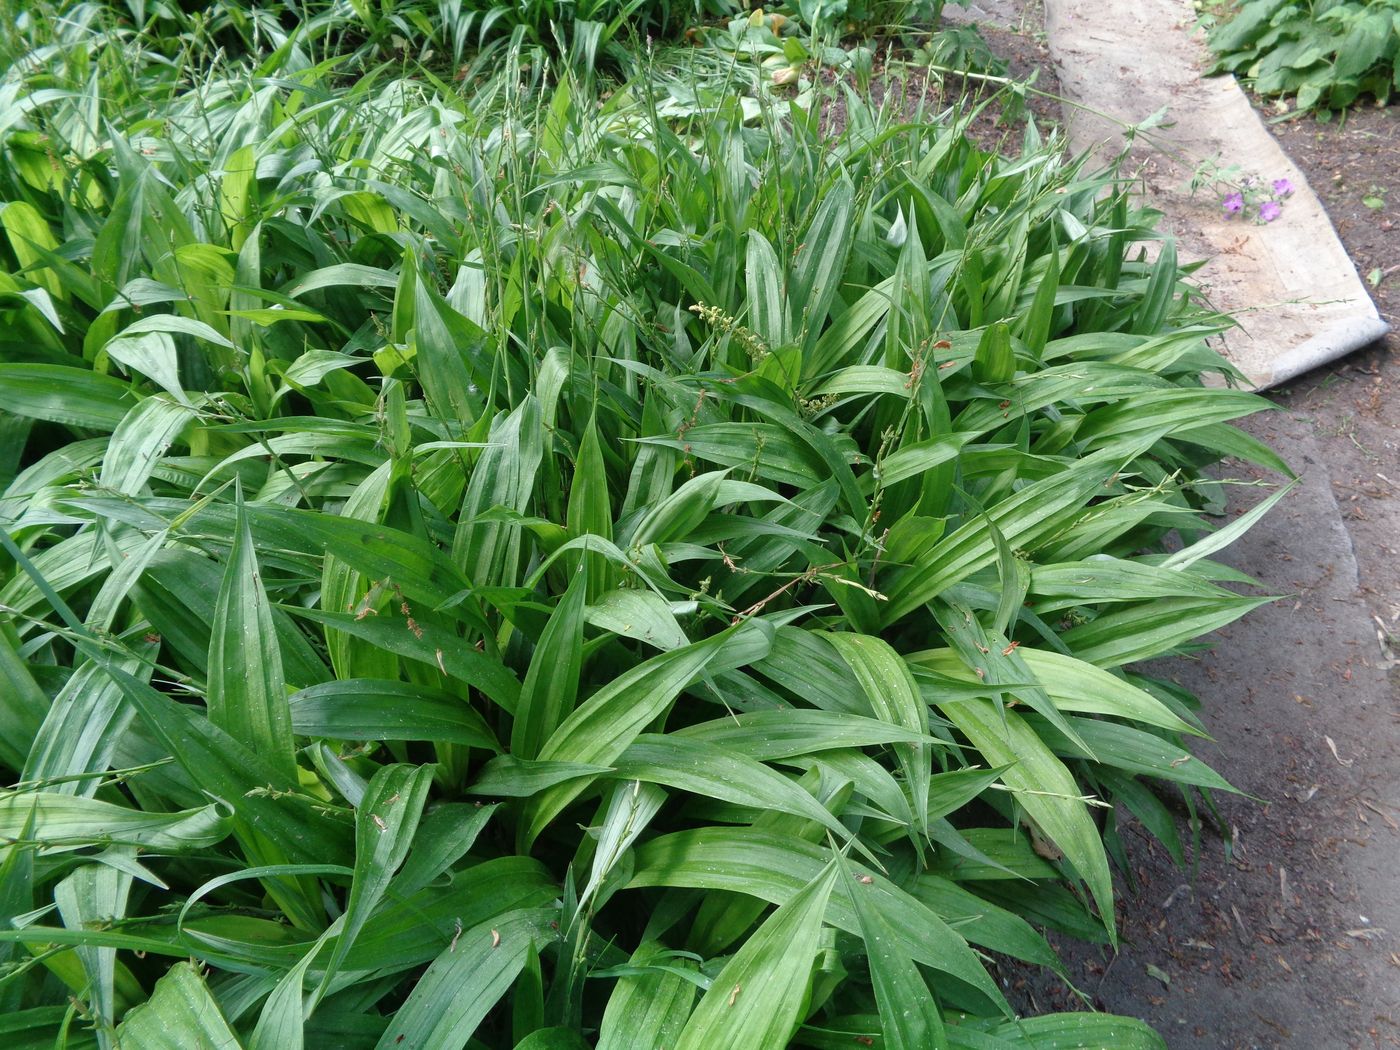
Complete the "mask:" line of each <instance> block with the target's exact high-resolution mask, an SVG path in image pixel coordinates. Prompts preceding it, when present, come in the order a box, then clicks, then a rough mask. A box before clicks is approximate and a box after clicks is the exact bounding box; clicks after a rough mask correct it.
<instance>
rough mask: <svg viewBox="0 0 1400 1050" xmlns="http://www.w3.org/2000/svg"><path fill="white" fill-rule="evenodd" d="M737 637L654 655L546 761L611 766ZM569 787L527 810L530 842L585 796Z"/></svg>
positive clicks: (595, 699) (566, 734)
mask: <svg viewBox="0 0 1400 1050" xmlns="http://www.w3.org/2000/svg"><path fill="white" fill-rule="evenodd" d="M730 637H732V636H731V635H729V634H720V635H715V636H714V637H713V638H707V639H706V640H704V641H703V642H696V643H695V644H694V645H688V646H686V647H685V648H683V649H673V650H671V651H670V652H665V653H661V654H659V655H657V656H653V657H652V658H651V659H650V660H647V661H645V662H643V663H641V664H638V665H637V666H636V667H634V668H632V669H631V670H630V671H627V672H626V673H624V674H622V675H620V676H618V677H617V678H615V679H613V680H612V681H611V682H609V683H608V684H607V685H605V686H604V687H603V688H602V689H600V690H598V691H597V692H596V693H594V694H593V695H592V696H590V697H589V698H588V699H587V700H585V701H584V702H583V704H581V705H580V706H579V707H578V709H577V710H575V711H574V712H573V713H572V714H571V715H569V717H568V718H566V719H565V720H564V722H563V723H562V724H561V725H560V726H559V728H558V729H556V730H555V731H554V735H553V736H551V737H550V738H549V739H548V740H547V741H546V742H545V744H544V746H543V747H542V748H541V749H540V760H541V761H545V762H575V763H584V764H589V765H609V764H611V763H612V762H614V761H616V760H617V758H618V757H619V756H620V755H621V754H622V753H623V752H624V751H626V750H627V748H628V746H629V745H630V744H631V743H632V741H634V740H635V739H636V738H637V737H638V736H639V735H640V734H641V733H642V731H643V730H644V729H645V728H646V727H647V725H648V724H650V723H651V722H652V721H653V720H654V719H655V718H656V717H657V716H658V715H661V714H662V713H663V712H664V711H665V710H666V709H667V708H668V707H670V706H671V703H672V701H674V700H675V698H676V696H677V695H678V694H679V693H680V692H681V690H683V689H684V688H685V687H686V686H687V685H689V684H690V683H691V682H692V681H693V680H694V679H695V677H696V676H697V675H699V674H700V672H701V671H703V670H704V668H705V665H706V664H708V663H709V662H710V660H711V659H713V658H714V657H715V655H716V654H717V653H718V652H719V651H720V649H722V648H723V647H724V645H725V644H726V643H727V642H728V640H729V639H730ZM586 786H587V785H586V784H581V783H569V784H564V785H560V786H559V787H556V788H553V789H551V790H550V791H549V792H547V793H546V794H545V795H543V796H541V797H540V798H538V799H536V800H533V801H532V803H531V805H530V806H529V807H528V809H527V815H528V820H527V821H526V822H525V828H526V831H525V840H526V842H527V843H528V842H533V841H534V839H535V836H537V835H538V834H539V833H540V831H541V830H542V829H543V828H544V826H545V825H546V824H548V823H549V822H550V821H551V820H553V819H554V818H555V817H556V816H558V815H559V813H560V812H561V811H562V810H563V809H564V807H565V806H567V805H568V804H569V803H570V802H572V801H573V800H574V799H575V798H577V797H578V796H579V795H580V794H582V792H583V791H584V789H585V787H586Z"/></svg>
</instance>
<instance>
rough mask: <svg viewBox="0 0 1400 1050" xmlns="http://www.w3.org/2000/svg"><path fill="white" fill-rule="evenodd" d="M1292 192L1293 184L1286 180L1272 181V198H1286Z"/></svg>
mask: <svg viewBox="0 0 1400 1050" xmlns="http://www.w3.org/2000/svg"><path fill="white" fill-rule="evenodd" d="M1292 192H1293V183H1291V182H1289V181H1288V180H1287V179H1274V196H1276V197H1287V196H1288V195H1289V194H1291V193H1292Z"/></svg>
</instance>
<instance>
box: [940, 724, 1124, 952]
mask: <svg viewBox="0 0 1400 1050" xmlns="http://www.w3.org/2000/svg"><path fill="white" fill-rule="evenodd" d="M938 706H939V710H940V711H942V712H943V715H944V716H945V717H946V718H947V719H948V720H949V721H950V722H952V723H953V724H954V725H955V726H957V728H958V730H959V731H960V732H961V733H962V734H963V735H964V736H966V737H967V739H968V740H969V741H970V742H971V744H972V746H973V747H975V748H977V750H978V751H980V752H981V753H982V755H983V757H984V758H985V759H986V760H987V761H988V762H989V763H990V764H992V765H998V766H1006V767H1008V768H1007V769H1006V771H1005V772H1004V773H1002V780H1003V782H1004V783H1005V784H1006V786H1007V787H1009V788H1010V789H1011V791H1012V793H1013V794H1014V795H1015V796H1016V800H1017V802H1018V803H1019V804H1020V805H1021V806H1022V807H1023V808H1024V809H1025V811H1026V812H1027V814H1029V815H1030V817H1031V819H1033V820H1034V821H1035V822H1036V824H1038V825H1039V827H1040V830H1041V831H1042V832H1043V833H1044V834H1045V835H1046V836H1047V837H1048V838H1049V839H1050V840H1051V841H1052V842H1053V843H1054V844H1055V845H1056V846H1058V847H1059V849H1060V850H1061V851H1063V853H1064V855H1065V859H1066V860H1068V861H1069V863H1070V864H1071V865H1072V866H1073V867H1074V870H1075V871H1076V872H1077V873H1078V874H1079V877H1080V878H1082V879H1083V880H1084V881H1085V882H1086V883H1088V885H1089V891H1090V893H1092V894H1093V896H1094V901H1095V902H1096V903H1097V904H1098V907H1099V914H1100V916H1101V917H1102V919H1103V923H1104V926H1105V927H1106V928H1107V929H1108V930H1109V931H1110V932H1112V931H1113V929H1114V920H1113V880H1112V877H1111V876H1110V874H1109V870H1108V857H1107V856H1106V855H1105V853H1104V848H1103V843H1102V842H1101V841H1100V840H1099V830H1098V827H1097V826H1096V825H1095V824H1094V821H1093V818H1092V817H1090V816H1089V811H1088V806H1087V805H1086V804H1085V802H1084V801H1083V799H1082V794H1081V791H1080V788H1079V785H1078V784H1076V783H1075V780H1074V777H1073V776H1071V775H1070V772H1069V770H1068V769H1066V768H1065V765H1064V763H1063V762H1061V761H1060V760H1059V759H1058V758H1057V757H1056V756H1055V755H1054V753H1053V752H1052V751H1051V750H1050V749H1049V748H1048V747H1047V746H1046V745H1045V743H1044V741H1043V740H1042V739H1041V736H1040V735H1039V734H1038V733H1037V732H1036V731H1035V730H1033V729H1032V728H1031V727H1030V726H1029V725H1027V724H1026V721H1025V720H1024V719H1023V718H1022V717H1021V716H1020V715H1019V714H1017V713H1016V712H1015V711H1012V710H1007V709H1005V708H1001V707H1000V705H998V704H995V703H993V702H992V701H990V700H982V699H967V700H960V701H957V702H954V703H940V704H939V705H938Z"/></svg>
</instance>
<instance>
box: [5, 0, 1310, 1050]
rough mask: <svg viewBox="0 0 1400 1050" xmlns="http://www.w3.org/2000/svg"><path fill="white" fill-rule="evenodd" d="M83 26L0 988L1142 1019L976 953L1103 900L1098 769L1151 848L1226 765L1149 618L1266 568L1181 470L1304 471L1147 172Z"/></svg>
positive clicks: (81, 999)
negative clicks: (1276, 430)
mask: <svg viewBox="0 0 1400 1050" xmlns="http://www.w3.org/2000/svg"><path fill="white" fill-rule="evenodd" d="M55 32H62V33H65V34H67V35H66V36H64V37H63V38H62V39H55V40H54V41H53V42H52V43H51V45H45V46H36V47H35V49H34V50H33V52H32V53H31V54H29V55H28V57H27V58H26V59H25V60H24V61H23V62H21V63H20V64H18V65H17V66H15V67H12V69H11V70H10V72H9V73H8V74H7V76H6V79H5V80H4V82H3V84H0V149H3V152H4V162H3V164H0V202H3V203H0V311H3V317H4V328H3V332H4V335H3V337H0V362H2V363H0V767H3V775H4V777H5V780H6V782H7V783H8V784H9V787H8V788H6V789H5V790H4V791H3V792H0V841H2V842H3V843H4V845H3V846H0V964H2V966H3V968H0V1017H3V1021H0V1031H4V1032H5V1033H6V1035H7V1037H8V1038H9V1039H11V1040H12V1041H15V1040H17V1041H18V1043H17V1045H24V1046H41V1045H42V1046H48V1045H63V1046H67V1047H86V1046H94V1045H96V1046H98V1047H101V1048H103V1050H106V1048H109V1047H115V1046H121V1047H124V1048H141V1050H145V1048H162V1047H177V1046H178V1047H189V1046H219V1047H234V1046H242V1047H247V1048H249V1050H265V1048H276V1050H282V1048H286V1047H300V1046H303V1045H304V1046H307V1047H332V1046H334V1047H365V1048H373V1047H379V1048H383V1050H393V1048H396V1047H413V1048H415V1050H426V1048H436V1050H458V1048H461V1047H464V1046H470V1047H474V1048H508V1047H518V1048H535V1050H544V1048H563V1047H588V1046H593V1047H597V1048H600V1050H619V1048H629V1050H630V1048H649V1047H663V1046H664V1047H671V1048H682V1050H701V1048H713V1047H726V1048H733V1050H769V1048H781V1047H784V1046H789V1045H791V1046H796V1047H810V1048H825V1047H841V1048H845V1047H849V1046H852V1045H870V1046H874V1045H880V1046H886V1047H910V1048H913V1047H918V1048H942V1047H950V1048H986V1050H1008V1048H1018V1047H1019V1048H1027V1047H1039V1048H1044V1047H1050V1046H1090V1047H1103V1048H1108V1047H1112V1048H1115V1050H1122V1048H1133V1047H1143V1048H1147V1047H1160V1046H1161V1045H1162V1044H1161V1041H1160V1039H1158V1038H1157V1036H1155V1035H1154V1034H1153V1033H1152V1032H1151V1031H1150V1030H1149V1029H1148V1028H1147V1027H1146V1026H1144V1025H1142V1024H1141V1023H1139V1022H1136V1021H1133V1020H1130V1019H1124V1018H1112V1017H1105V1016H1102V1015H1097V1014H1071V1015H1061V1016H1052V1017H1043V1018H1034V1019H1029V1020H1018V1019H1016V1018H1015V1016H1014V1014H1013V1012H1012V1010H1011V1008H1010V1006H1009V1005H1008V1003H1007V1001H1006V999H1005V998H1004V996H1003V993H1002V990H1001V987H1000V985H999V982H998V981H996V980H994V979H993V978H992V976H991V975H990V974H989V972H988V970H987V969H986V967H985V966H984V963H985V961H986V956H985V955H984V953H998V954H1001V955H1005V956H1010V957H1014V958H1016V959H1020V960H1025V961H1027V962H1030V963H1033V964H1037V965H1044V966H1049V967H1054V968H1058V967H1059V963H1058V962H1057V960H1056V958H1055V955H1054V953H1053V952H1052V951H1051V950H1050V948H1049V946H1048V945H1047V943H1046V941H1045V940H1044V939H1043V937H1042V935H1041V934H1040V933H1039V932H1037V929H1036V928H1035V926H1033V925H1032V923H1034V924H1036V925H1037V926H1050V927H1053V928H1056V929H1059V930H1063V931H1067V932H1070V933H1073V934H1075V935H1077V936H1081V937H1088V938H1091V939H1092V938H1097V939H1100V940H1105V939H1112V938H1113V936H1114V903H1113V889H1112V885H1111V878H1110V856H1118V855H1120V846H1119V845H1118V840H1117V835H1116V831H1115V823H1114V810H1113V808H1112V806H1113V805H1114V804H1119V803H1121V804H1122V805H1123V806H1125V807H1127V808H1128V809H1129V810H1131V811H1132V812H1133V813H1135V814H1136V815H1137V816H1138V817H1139V818H1140V819H1141V820H1142V822H1143V824H1144V825H1145V826H1146V827H1148V828H1150V829H1151V830H1152V831H1153V832H1155V833H1156V834H1157V835H1159V836H1160V837H1161V838H1162V839H1163V841H1164V842H1165V843H1166V845H1167V847H1168V848H1169V849H1170V850H1171V851H1172V852H1173V853H1174V854H1175V855H1177V856H1178V857H1179V856H1180V855H1181V851H1182V844H1181V842H1180V841H1179V840H1178V838H1177V833H1176V830H1175V826H1174V821H1173V817H1172V813H1171V811H1170V810H1169V808H1168V806H1167V804H1166V803H1165V802H1164V801H1163V800H1162V799H1161V798H1159V796H1158V794H1156V793H1155V792H1154V790H1153V789H1151V788H1150V787H1148V786H1147V784H1148V783H1149V782H1155V781H1160V782H1162V783H1163V784H1166V785H1170V786H1171V787H1173V788H1174V789H1180V792H1181V799H1182V801H1183V802H1184V804H1186V805H1188V806H1191V805H1193V804H1194V802H1193V800H1194V799H1195V798H1196V797H1197V796H1196V795H1195V792H1196V791H1197V790H1198V789H1199V790H1200V791H1203V792H1207V793H1209V792H1211V791H1215V790H1226V789H1228V785H1227V784H1226V783H1225V781H1224V780H1222V779H1221V777H1220V776H1219V775H1218V774H1216V773H1215V772H1214V771H1213V770H1211V769H1210V768H1209V767H1208V766H1206V765H1205V764H1204V763H1202V762H1201V761H1199V760H1198V759H1194V758H1191V756H1190V754H1189V752H1188V751H1187V750H1186V747H1185V744H1186V741H1187V740H1188V739H1189V738H1190V737H1194V736H1200V735H1202V732H1203V730H1202V728H1201V724H1200V722H1199V721H1198V720H1197V718H1196V715H1195V714H1194V710H1193V709H1194V706H1195V702H1194V701H1193V700H1192V699H1191V698H1190V697H1189V696H1188V695H1186V694H1184V693H1183V692H1182V691H1181V690H1180V689H1179V688H1178V687H1176V686H1174V685H1172V684H1170V683H1167V682H1164V681H1159V680H1155V679H1154V678H1152V677H1150V676H1148V675H1144V674H1142V673H1138V672H1135V671H1131V670H1128V666H1129V665H1131V664H1134V663H1136V662H1137V661H1141V660H1146V659H1149V658H1152V657H1156V656H1160V655H1162V654H1164V653H1170V652H1177V651H1181V650H1183V649H1189V648H1191V647H1192V646H1193V645H1194V644H1195V642H1194V641H1193V640H1194V639H1196V638H1197V637H1198V636H1200V635H1202V634H1203V633H1206V632H1209V631H1210V630H1212V629H1214V628H1216V627H1219V626H1221V625H1223V624H1226V623H1229V622H1231V621H1232V620H1234V619H1235V618H1237V617H1238V616H1240V615H1242V614H1243V613H1245V612H1246V611H1248V610H1249V609H1251V608H1253V607H1254V606H1256V605H1257V604H1258V603H1259V602H1260V601H1261V600H1262V599H1260V598H1257V597H1250V596H1245V595H1242V594H1240V593H1238V592H1237V591H1235V590H1232V589H1229V588H1228V587H1226V586H1224V585H1225V584H1235V583H1241V582H1243V583H1248V582H1249V581H1247V580H1245V579H1244V578H1243V577H1241V576H1240V575H1239V574H1237V573H1235V572H1233V571H1232V570H1230V569H1228V568H1226V567H1225V566H1223V565H1222V564H1219V563H1217V562H1215V561H1213V560H1212V555H1213V554H1214V553H1215V552H1217V551H1218V550H1219V549H1220V548H1221V547H1223V546H1224V545H1226V544H1227V543H1229V542H1230V541H1231V540H1232V539H1233V538H1234V537H1236V536H1238V535H1239V534H1240V533H1241V532H1242V531H1243V530H1244V529H1246V528H1247V527H1248V525H1249V523H1250V522H1251V521H1252V520H1254V519H1255V518H1256V517H1257V516H1258V514H1259V513H1262V512H1263V509H1266V508H1267V506H1268V505H1269V504H1270V503H1271V502H1272V498H1271V499H1270V500H1269V501H1266V502H1265V503H1264V504H1263V506H1262V507H1261V509H1260V510H1258V511H1254V512H1251V513H1250V514H1249V515H1247V516H1245V517H1244V518H1241V519H1239V520H1237V521H1234V522H1232V523H1231V524H1230V525H1228V526H1226V527H1225V528H1222V529H1220V530H1218V531H1211V529H1210V527H1209V526H1208V524H1207V521H1206V517H1205V516H1206V515H1208V514H1214V513H1220V512H1221V511H1222V510H1223V489H1222V486H1221V485H1220V483H1219V482H1217V481H1215V480H1212V478H1211V477H1210V476H1209V475H1208V474H1207V473H1206V472H1205V471H1206V468H1207V466H1209V465H1210V464H1212V463H1213V462H1215V461H1217V460H1218V459H1219V458H1220V457H1221V456H1222V455H1226V454H1228V455H1232V456H1238V457H1244V458H1246V459H1252V460H1254V461H1256V462H1259V463H1262V464H1264V465H1266V466H1269V467H1273V468H1277V469H1283V465H1282V464H1281V463H1280V462H1279V461H1278V460H1277V458H1276V457H1275V456H1274V455H1273V454H1272V453H1271V452H1269V450H1268V449H1266V448H1265V447H1263V446H1262V445H1260V444H1258V443H1257V442H1256V441H1254V440H1253V439H1251V438H1249V437H1247V436H1246V435H1245V434H1243V433H1242V432H1241V431H1239V430H1237V429H1234V428H1233V427H1232V426H1231V425H1230V421H1231V420H1233V419H1236V418H1238V417H1240V416H1243V415H1247V414H1249V413H1252V412H1254V411H1256V410H1258V409H1260V408H1262V407H1264V406H1265V405H1266V402H1264V401H1263V400H1262V399H1260V398H1258V397H1256V396H1254V395H1252V394H1248V393H1243V392H1240V391H1237V390H1232V389H1227V388H1224V387H1216V386H1211V387H1205V386H1202V385H1201V382H1200V379H1201V376H1202V375H1203V374H1204V373H1207V372H1212V371H1214V372H1220V373H1224V374H1226V375H1229V374H1230V369H1229V367H1228V366H1227V365H1226V364H1225V363H1224V362H1223V361H1222V360H1221V359H1220V358H1219V357H1218V356H1217V355H1216V354H1215V353H1214V352H1213V351H1212V350H1210V349H1209V348H1208V347H1207V345H1206V342H1205V340H1206V338H1207V337H1209V336H1211V335H1213V334H1215V333H1216V332H1218V331H1219V330H1220V326H1221V324H1222V321H1221V319H1220V318H1217V317H1213V316H1211V315H1208V314H1205V313H1202V312H1201V311H1200V310H1199V309H1198V308H1197V307H1196V306H1195V305H1194V304H1193V302H1192V301H1191V299H1190V296H1189V294H1188V286H1187V285H1185V284H1184V283H1183V275H1182V271H1181V269H1180V268H1179V266H1178V264H1177V261H1176V257H1175V254H1174V252H1173V251H1172V249H1171V246H1170V244H1164V245H1163V246H1162V250H1161V251H1160V253H1158V254H1157V256H1156V258H1155V261H1152V262H1147V261H1144V260H1143V259H1142V258H1141V257H1140V256H1137V255H1132V254H1131V253H1130V252H1129V245H1131V244H1132V243H1134V242H1136V241H1140V240H1143V239H1148V238H1152V237H1154V236H1155V234H1154V233H1153V229H1152V223H1153V217H1152V215H1151V214H1150V213H1143V212H1139V211H1137V210H1136V209H1135V208H1134V207H1133V206H1132V204H1131V202H1130V198H1129V195H1128V187H1127V185H1126V184H1125V183H1124V182H1121V181H1120V180H1119V179H1118V178H1117V177H1116V176H1115V175H1114V174H1113V173H1112V172H1092V171H1090V170H1088V169H1087V168H1086V167H1085V166H1084V165H1083V164H1082V163H1065V162H1064V161H1063V159H1062V153H1061V149H1060V144H1059V143H1058V142H1053V141H1052V142H1042V141H1040V139H1039V138H1038V137H1037V136H1036V135H1035V134H1034V133H1033V132H1032V133H1031V134H1030V135H1029V136H1028V139H1027V142H1026V144H1025V148H1024V150H1023V151H1022V152H1021V154H1020V155H1019V156H1017V157H1015V158H1013V159H1010V160H1004V159H1001V158H999V157H996V156H993V155H989V154H987V153H984V152H982V151H980V150H979V149H977V148H976V147H974V146H973V145H972V144H971V143H970V142H969V141H968V140H967V139H966V138H965V136H964V134H963V131H964V127H965V122H966V121H967V120H968V119H970V115H967V114H964V115H957V114H949V113H945V114H926V115H925V119H917V120H914V121H912V122H911V121H907V120H906V119H905V117H904V115H903V114H902V113H897V112H895V110H894V108H893V107H891V108H890V109H889V110H882V109H880V108H877V107H874V106H872V105H871V104H870V103H868V102H867V101H864V100H862V99H861V98H860V97H858V96H857V95H856V94H855V93H853V92H851V93H847V95H846V96H845V98H844V103H845V123H844V127H843V129H842V130H840V131H839V133H831V132H830V131H829V130H828V129H827V128H826V127H825V126H824V122H823V118H822V116H821V110H820V108H819V107H816V106H814V107H813V108H812V109H810V110H803V109H801V108H798V107H796V106H793V107H790V108H786V109H784V110H782V111H781V112H772V113H769V114H768V115H767V117H766V119H764V120H762V121H761V122H759V123H757V124H750V123H746V122H745V120H744V119H743V118H742V115H741V114H740V113H739V111H738V110H737V107H736V106H731V107H729V109H728V110H726V111H723V112H721V113H719V114H718V115H717V116H716V117H714V119H712V120H709V121H705V122H696V123H694V124H692V125H690V130H689V131H688V132H687V133H686V136H685V137H682V136H681V135H679V134H677V133H676V131H675V130H673V129H672V127H670V126H669V125H668V124H667V123H666V122H665V121H664V120H663V119H660V118H658V117H657V115H656V114H655V112H654V110H653V109H652V98H651V93H650V88H649V87H648V85H646V84H640V85H633V86H630V87H621V88H619V89H618V90H615V91H614V92H613V93H612V94H611V95H609V96H608V97H607V98H606V99H602V98H600V97H599V95H598V94H596V93H595V92H594V91H593V90H592V89H591V88H587V87H585V86H583V85H581V84H580V83H579V82H577V81H575V80H574V79H572V78H570V77H568V76H564V77H563V78H561V79H559V80H557V81H547V80H545V79H544V77H543V73H544V70H543V67H542V66H541V65H539V64H536V65H535V66H534V67H533V68H532V70H529V71H526V70H524V69H522V67H521V65H520V64H519V63H518V62H516V61H513V60H512V61H509V62H507V63H506V64H504V65H503V66H501V67H500V68H497V69H496V70H495V71H494V72H493V73H491V74H490V75H487V74H485V73H483V74H482V75H481V76H480V77H478V76H473V77H470V78H468V79H466V80H464V81H463V82H462V84H461V85H458V86H454V85H448V84H435V83H434V82H433V81H432V80H431V78H430V77H427V76H425V77H423V78H420V79H395V78H392V77H390V76H388V75H387V74H383V73H379V74H376V73H370V74H367V75H365V76H363V77H361V78H359V79H358V80H355V81H354V82H353V83H348V84H343V83H342V84H341V85H340V86H337V81H336V78H335V76H334V63H333V61H332V63H331V65H330V66H327V65H325V64H318V63H314V62H311V61H310V60H309V59H308V56H307V55H306V54H305V53H304V52H302V51H301V50H300V49H299V48H298V46H297V44H296V41H294V40H293V41H289V42H287V43H286V44H285V46H282V47H280V48H279V50H278V51H277V52H276V53H275V54H272V55H261V56H257V57H256V59H255V63H256V64H254V65H250V66H244V65H234V66H230V67H227V68H222V67H220V68H216V69H215V70H214V72H213V74H212V75H210V76H208V77H201V78H199V80H198V81H197V83H194V84H193V86H189V87H184V86H181V84H180V83H179V78H178V77H176V78H174V80H173V81H172V80H171V78H169V77H168V76H167V71H168V68H169V66H168V63H167V61H166V60H165V59H164V58H163V57H161V56H160V55H159V54H158V53H157V54H155V55H151V56H147V55H144V54H143V53H142V52H141V51H140V49H139V48H133V47H130V46H128V45H129V43H130V41H123V40H121V39H117V40H113V39H112V38H109V37H106V36H104V35H103V34H102V33H100V32H97V31H88V30H86V29H85V28H84V23H83V22H82V20H75V21H73V22H70V23H67V24H65V25H63V26H60V27H58V28H57V29H56V30H55ZM112 48H116V49H118V50H117V52H116V53H115V54H113V52H112V50H111V49H112ZM508 57H509V56H508ZM117 58H122V59H124V60H123V61H117V60H116V59H117ZM148 77H149V78H152V82H153V83H159V84H162V85H164V87H163V88H162V89H161V90H159V91H151V92H149V93H147V94H143V92H142V90H141V85H142V84H143V83H146V78H148ZM143 100H144V101H143ZM1273 498H1276V497H1273ZM1170 535H1179V536H1180V537H1181V538H1182V540H1183V541H1184V542H1183V543H1181V544H1179V545H1177V546H1176V547H1175V548H1174V549H1173V552H1172V553H1167V552H1166V550H1167V549H1166V546H1165V544H1166V541H1167V539H1168V537H1169V536H1170ZM191 959H193V960H194V961H195V962H196V963H197V964H198V965H197V966H192V965H191V964H190V963H189V962H188V961H187V960H191Z"/></svg>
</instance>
